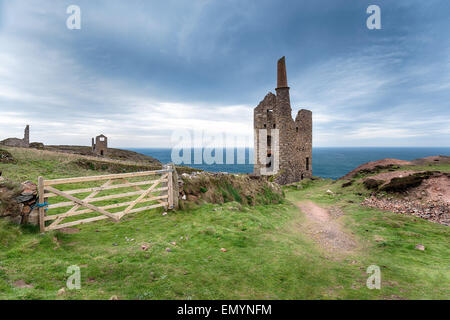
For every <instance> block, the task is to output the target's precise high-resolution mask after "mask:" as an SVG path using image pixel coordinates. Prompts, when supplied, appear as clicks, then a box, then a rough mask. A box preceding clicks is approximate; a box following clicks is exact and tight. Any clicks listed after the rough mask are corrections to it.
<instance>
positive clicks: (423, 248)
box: [416, 244, 425, 251]
mask: <svg viewBox="0 0 450 320" xmlns="http://www.w3.org/2000/svg"><path fill="white" fill-rule="evenodd" d="M416 249H417V250H420V251H425V246H424V245H422V244H418V245H417V246H416Z"/></svg>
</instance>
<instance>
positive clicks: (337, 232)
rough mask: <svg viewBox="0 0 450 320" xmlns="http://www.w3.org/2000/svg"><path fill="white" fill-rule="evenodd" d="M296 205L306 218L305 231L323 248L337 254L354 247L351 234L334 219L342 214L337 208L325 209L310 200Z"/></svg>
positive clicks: (354, 242)
mask: <svg viewBox="0 0 450 320" xmlns="http://www.w3.org/2000/svg"><path fill="white" fill-rule="evenodd" d="M296 206H297V207H298V208H299V209H300V210H301V211H302V212H303V213H304V214H305V216H306V218H307V221H308V222H307V224H306V226H305V227H306V228H305V229H306V232H307V233H308V234H309V235H310V236H311V237H312V238H313V239H314V241H316V242H317V243H318V244H319V246H320V247H322V248H323V249H324V250H326V251H328V252H333V253H337V254H348V253H350V252H351V251H352V250H354V249H356V246H357V244H356V241H355V239H353V237H352V235H351V234H349V233H346V232H345V231H344V230H343V229H342V227H341V225H340V223H339V222H338V221H337V220H336V219H337V218H338V217H340V216H342V215H343V212H342V211H341V210H340V209H339V208H332V209H330V210H327V209H324V208H322V207H320V206H318V205H316V204H315V203H314V202H312V201H302V202H298V203H296Z"/></svg>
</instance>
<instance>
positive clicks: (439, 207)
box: [361, 196, 450, 226]
mask: <svg viewBox="0 0 450 320" xmlns="http://www.w3.org/2000/svg"><path fill="white" fill-rule="evenodd" d="M361 204H362V205H363V206H367V207H371V208H378V209H381V210H385V211H391V212H394V213H398V214H406V215H412V216H415V217H418V218H422V219H426V220H429V221H432V222H436V223H440V224H443V225H446V226H450V203H447V202H441V201H432V200H426V201H420V200H411V199H400V198H392V197H382V198H381V197H380V198H377V197H375V196H372V197H370V198H366V199H364V201H363V202H362V203H361Z"/></svg>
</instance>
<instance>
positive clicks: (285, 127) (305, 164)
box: [254, 57, 312, 185]
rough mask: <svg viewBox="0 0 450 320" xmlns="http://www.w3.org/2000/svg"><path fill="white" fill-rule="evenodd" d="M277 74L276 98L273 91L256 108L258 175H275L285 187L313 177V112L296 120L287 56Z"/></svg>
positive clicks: (302, 113)
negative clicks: (291, 99)
mask: <svg viewBox="0 0 450 320" xmlns="http://www.w3.org/2000/svg"><path fill="white" fill-rule="evenodd" d="M277 73H278V79H277V80H278V84H277V88H276V89H275V90H276V95H274V94H273V93H272V92H269V93H268V94H267V95H266V97H265V98H264V100H263V101H261V102H260V103H259V105H258V106H257V107H256V108H255V109H254V129H255V148H254V150H255V166H254V174H255V175H272V176H274V180H275V182H277V183H279V184H282V185H285V184H289V183H293V182H297V181H301V180H303V179H305V178H310V177H311V176H312V112H311V111H309V110H304V109H302V110H300V111H299V112H298V114H297V117H296V118H295V120H293V119H292V109H291V102H290V95H289V90H290V88H289V87H288V82H287V73H286V62H285V57H283V58H281V59H280V60H279V61H278V72H277ZM261 139H264V140H266V141H261ZM260 142H261V143H260ZM261 146H263V148H261ZM264 146H266V147H264ZM276 153H278V157H276V156H275V154H276ZM264 158H265V159H264ZM277 167H278V171H277V170H276V168H277Z"/></svg>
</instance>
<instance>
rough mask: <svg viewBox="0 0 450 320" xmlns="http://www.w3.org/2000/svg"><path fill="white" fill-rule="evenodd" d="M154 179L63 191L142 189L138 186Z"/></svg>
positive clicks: (151, 182) (73, 192) (75, 192)
mask: <svg viewBox="0 0 450 320" xmlns="http://www.w3.org/2000/svg"><path fill="white" fill-rule="evenodd" d="M155 181H156V180H148V181H141V182H131V183H130V182H128V183H125V184H114V185H112V186H107V187H103V186H102V187H92V188H86V189H77V190H68V191H64V193H66V194H72V195H73V194H78V193H87V192H95V191H104V190H113V189H121V188H131V187H134V188H135V189H136V190H142V189H141V188H139V187H138V186H144V185H150V184H153V183H154V182H155ZM57 196H58V195H57V194H54V193H47V194H46V195H45V197H47V198H52V197H57Z"/></svg>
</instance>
